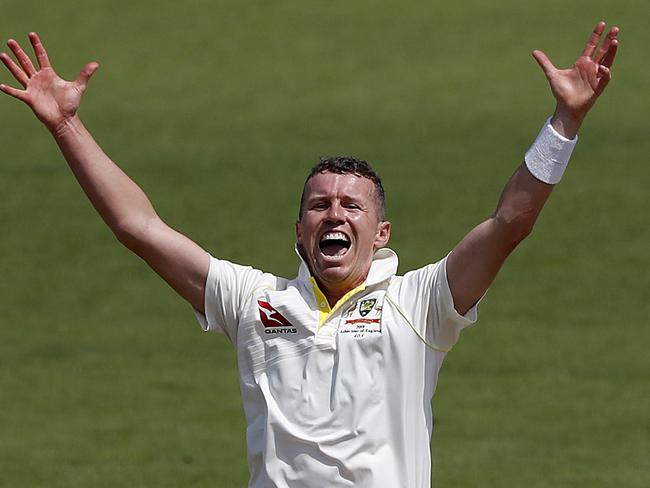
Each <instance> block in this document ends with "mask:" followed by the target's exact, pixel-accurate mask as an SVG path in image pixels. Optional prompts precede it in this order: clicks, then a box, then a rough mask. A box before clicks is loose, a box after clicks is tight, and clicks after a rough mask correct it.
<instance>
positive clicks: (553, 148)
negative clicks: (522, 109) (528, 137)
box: [524, 117, 578, 185]
mask: <svg viewBox="0 0 650 488" xmlns="http://www.w3.org/2000/svg"><path fill="white" fill-rule="evenodd" d="M577 142H578V136H576V137H575V138H574V139H567V138H566V137H564V136H562V135H561V134H558V133H557V131H556V130H555V129H554V128H553V126H552V125H551V119H550V117H549V119H548V120H547V121H546V123H545V124H544V127H542V130H541V131H540V132H539V135H538V136H537V139H535V142H534V143H533V145H532V146H530V149H529V150H528V152H527V153H526V156H525V157H524V160H525V161H526V166H527V167H528V170H529V171H530V172H531V173H532V174H533V176H534V177H535V178H537V179H538V180H540V181H543V182H544V183H549V184H551V185H555V184H556V183H558V182H559V181H560V180H561V179H562V175H563V174H564V170H565V169H566V167H567V164H569V158H570V157H571V153H572V152H573V148H574V147H575V146H576V143H577Z"/></svg>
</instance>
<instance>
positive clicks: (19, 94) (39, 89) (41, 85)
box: [0, 32, 99, 133]
mask: <svg viewBox="0 0 650 488" xmlns="http://www.w3.org/2000/svg"><path fill="white" fill-rule="evenodd" d="M29 40H30V42H31V43H32V46H33V48H34V53H35V54H36V59H37V60H38V65H39V69H36V67H34V64H33V63H32V60H31V59H30V58H29V56H28V55H27V54H26V53H25V51H23V49H22V48H21V47H20V44H18V43H17V42H16V41H15V40H13V39H10V40H9V41H8V42H7V45H8V46H9V49H11V51H12V52H13V53H14V55H15V56H16V60H17V61H18V64H16V62H15V61H14V60H13V59H12V58H11V57H10V56H9V55H8V54H6V53H0V59H1V60H2V62H3V64H4V65H5V66H6V67H7V69H8V70H9V71H10V72H11V74H12V75H13V76H14V78H16V80H17V81H18V83H20V84H21V85H22V86H23V88H24V90H19V89H16V88H13V87H11V86H8V85H0V90H1V91H3V92H5V93H6V94H8V95H11V96H12V97H15V98H17V99H18V100H22V101H23V102H25V103H26V104H27V105H29V107H30V108H31V109H32V111H33V112H34V114H36V117H38V119H39V120H40V121H41V122H43V123H44V124H45V126H46V127H47V128H48V129H49V130H50V132H52V133H56V131H57V130H58V128H59V127H61V126H62V125H63V124H65V123H66V122H67V121H69V120H70V119H72V118H73V117H74V116H75V114H76V113H77V109H78V108H79V105H80V103H81V97H82V95H83V93H84V91H85V90H86V86H87V85H88V80H89V79H90V77H91V76H92V75H93V73H94V72H95V71H96V70H97V68H99V64H98V63H96V62H92V63H88V64H86V66H84V67H83V69H82V70H81V72H80V73H79V76H77V79H75V80H74V81H66V80H64V79H62V78H61V77H60V76H59V75H57V74H56V72H55V71H54V69H53V68H52V65H51V64H50V60H49V58H48V56H47V52H46V51H45V48H44V47H43V44H42V43H41V40H40V38H39V37H38V34H36V33H35V32H30V34H29Z"/></svg>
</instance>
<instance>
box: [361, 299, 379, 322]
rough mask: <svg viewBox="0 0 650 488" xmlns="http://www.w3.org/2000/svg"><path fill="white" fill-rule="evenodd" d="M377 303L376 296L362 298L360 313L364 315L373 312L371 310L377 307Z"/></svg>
mask: <svg viewBox="0 0 650 488" xmlns="http://www.w3.org/2000/svg"><path fill="white" fill-rule="evenodd" d="M375 303H377V299H376V298H370V299H366V300H361V302H360V303H359V315H361V316H362V317H365V316H366V315H368V314H369V313H370V312H371V310H372V309H373V308H374V307H375Z"/></svg>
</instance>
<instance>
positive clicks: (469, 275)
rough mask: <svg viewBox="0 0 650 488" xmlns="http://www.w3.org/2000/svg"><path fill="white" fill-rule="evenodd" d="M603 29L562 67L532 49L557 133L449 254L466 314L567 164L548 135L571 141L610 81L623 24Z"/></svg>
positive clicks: (457, 298) (558, 142)
mask: <svg viewBox="0 0 650 488" xmlns="http://www.w3.org/2000/svg"><path fill="white" fill-rule="evenodd" d="M604 31H605V22H599V23H598V24H596V27H595V28H594V30H593V32H592V34H591V36H590V37H589V40H588V41H587V44H586V46H585V48H584V50H583V52H582V54H581V55H580V57H579V58H578V59H577V61H576V62H575V64H574V65H573V66H571V67H570V68H568V69H557V68H556V67H555V66H554V65H553V63H551V61H550V60H549V59H548V57H547V56H546V54H544V53H543V52H541V51H533V57H534V58H535V60H536V61H537V63H538V64H539V65H540V67H541V68H542V70H543V71H544V74H545V75H546V77H547V79H548V81H549V85H550V88H551V91H552V93H553V96H554V97H555V99H556V102H557V105H556V109H555V113H554V114H553V117H552V118H551V120H550V124H551V126H552V128H553V130H554V131H555V133H553V131H551V130H550V129H549V128H547V129H546V132H544V129H543V133H544V134H542V133H540V138H538V141H536V142H535V145H534V146H533V148H531V151H533V150H534V154H532V155H531V157H530V158H529V157H528V156H527V158H526V161H525V162H523V163H522V164H521V165H520V166H519V168H518V169H517V170H516V171H515V173H514V174H513V176H512V177H511V178H510V180H509V181H508V183H507V184H506V187H505V189H504V190H503V193H502V194H501V198H500V199H499V203H498V205H497V209H496V211H495V212H494V214H493V215H492V216H491V217H490V218H489V219H487V220H486V221H484V222H482V223H481V224H479V225H478V226H477V227H475V228H474V229H472V230H471V231H470V232H469V234H467V235H466V236H465V237H464V238H463V240H462V241H461V242H460V243H459V244H458V245H457V246H456V247H455V248H454V250H453V251H452V253H451V254H450V256H449V258H448V261H447V276H448V280H449V286H450V288H451V292H452V295H453V298H454V304H455V307H456V310H457V311H458V312H459V313H461V314H465V313H466V312H467V310H469V309H470V308H471V307H472V306H473V305H474V304H475V303H476V302H477V301H478V300H479V299H480V298H481V296H483V294H484V293H485V291H486V290H487V288H488V287H489V286H490V284H491V283H492V281H493V280H494V278H495V277H496V275H497V273H498V272H499V270H500V269H501V266H502V265H503V263H504V262H505V260H506V258H507V257H508V255H509V254H510V253H511V252H512V250H513V249H514V248H515V247H516V246H517V245H518V244H519V243H520V242H521V241H522V240H523V239H524V238H525V237H526V236H528V235H529V234H530V232H531V231H532V229H533V225H534V224H535V221H536V220H537V217H538V215H539V213H540V211H541V210H542V207H543V206H544V203H545V202H546V200H547V198H548V197H549V195H550V194H551V191H552V190H553V187H554V184H555V183H557V181H558V177H557V175H556V174H554V173H557V170H558V169H561V166H562V165H561V164H558V161H553V160H552V159H553V158H552V157H550V156H552V155H551V153H550V152H549V151H551V149H549V147H547V146H548V144H549V142H548V140H547V139H548V138H549V137H550V138H552V139H553V140H552V144H553V145H555V146H558V147H559V146H562V145H571V142H570V141H569V140H572V139H574V138H575V137H576V135H577V133H578V129H579V128H580V126H581V124H582V122H583V120H584V118H585V116H586V115H587V112H589V110H590V109H591V107H592V106H593V105H594V103H595V102H596V100H597V99H598V97H599V96H600V95H601V94H602V92H603V90H604V89H605V87H606V86H607V84H608V83H609V81H610V79H611V73H610V68H611V66H612V64H613V62H614V58H615V56H616V51H617V48H618V40H617V35H618V32H619V29H618V27H613V28H612V29H611V30H610V31H609V33H608V34H607V36H606V37H605V39H604V41H603V42H602V45H601V46H600V47H598V44H599V42H600V39H601V37H602V35H603V33H604ZM544 138H546V139H544ZM545 144H546V146H545ZM556 149H557V147H556ZM563 150H567V149H566V147H565V148H564V149H563ZM568 151H569V154H570V150H568ZM529 154H531V152H529ZM527 163H528V164H527ZM530 168H532V172H531V169H530ZM533 174H535V176H534V175H533ZM559 174H560V176H561V171H560V173H559Z"/></svg>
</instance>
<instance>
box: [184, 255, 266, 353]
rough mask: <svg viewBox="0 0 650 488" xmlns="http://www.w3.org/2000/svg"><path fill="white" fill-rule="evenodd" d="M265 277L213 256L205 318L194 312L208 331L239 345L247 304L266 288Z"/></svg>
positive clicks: (254, 270) (207, 281) (206, 289)
mask: <svg viewBox="0 0 650 488" xmlns="http://www.w3.org/2000/svg"><path fill="white" fill-rule="evenodd" d="M264 276H265V275H264V273H262V272H261V271H259V270H257V269H254V268H251V267H250V266H241V265H239V264H234V263H231V262H229V261H225V260H221V259H216V258H214V257H212V256H210V269H209V271H208V277H207V279H206V282H205V314H202V313H200V312H199V311H197V310H194V313H195V315H196V319H197V320H198V322H199V324H200V325H201V328H202V329H203V330H204V331H216V332H221V333H223V334H225V335H226V336H228V338H229V339H230V340H231V342H233V343H235V341H236V337H237V326H238V324H239V319H240V313H241V309H242V306H243V305H244V302H245V301H246V300H247V299H250V297H251V295H252V294H253V292H254V290H255V289H257V288H259V287H260V286H262V284H263V282H264Z"/></svg>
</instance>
